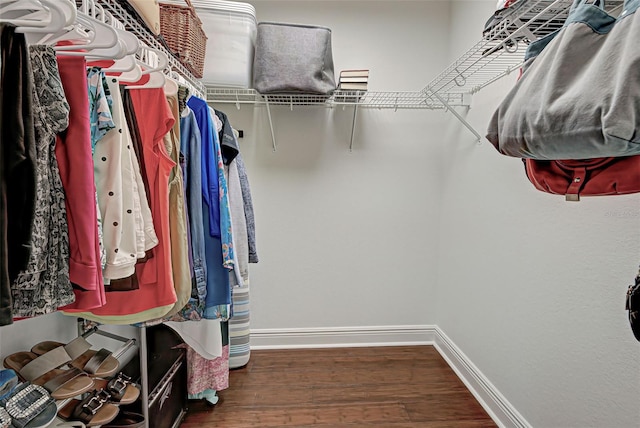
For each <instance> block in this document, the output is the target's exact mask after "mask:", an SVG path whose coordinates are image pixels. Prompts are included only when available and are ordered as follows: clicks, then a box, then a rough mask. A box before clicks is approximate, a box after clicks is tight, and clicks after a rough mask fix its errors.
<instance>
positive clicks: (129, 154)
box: [93, 77, 158, 283]
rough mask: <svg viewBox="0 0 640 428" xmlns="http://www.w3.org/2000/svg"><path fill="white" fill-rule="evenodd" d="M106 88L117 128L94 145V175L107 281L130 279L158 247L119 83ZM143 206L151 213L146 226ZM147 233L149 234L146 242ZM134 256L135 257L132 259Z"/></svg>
mask: <svg viewBox="0 0 640 428" xmlns="http://www.w3.org/2000/svg"><path fill="white" fill-rule="evenodd" d="M107 88H108V90H109V92H110V93H111V94H113V95H112V98H113V104H112V111H113V115H112V119H113V121H112V123H113V124H114V129H112V130H111V131H109V132H108V133H106V135H104V137H103V138H102V139H101V140H100V141H98V143H97V144H96V146H95V153H94V156H93V158H94V175H95V179H96V187H97V190H98V199H99V202H100V203H99V206H100V212H101V214H102V218H103V219H104V226H103V229H104V236H105V248H106V250H107V264H106V266H105V267H104V277H105V282H106V283H110V282H111V280H114V279H121V278H127V277H130V276H131V275H133V274H134V273H135V265H136V262H137V259H138V258H143V257H144V256H145V253H146V250H148V249H151V248H153V247H154V246H155V245H157V244H158V238H157V236H156V234H155V230H154V228H153V224H152V218H151V215H150V210H149V208H148V203H147V200H146V194H141V193H140V190H141V191H142V192H144V187H143V188H142V189H139V188H138V185H137V176H136V175H139V172H136V171H139V169H138V168H137V162H135V161H134V158H135V154H134V152H133V149H132V147H131V146H132V140H131V133H130V131H129V127H128V126H127V122H126V120H125V116H124V109H123V105H122V99H121V96H120V89H119V82H118V79H117V78H115V77H109V78H108V79H107ZM142 204H144V205H145V207H146V209H145V211H148V212H149V218H147V219H146V221H147V222H151V224H145V216H143V208H142ZM145 230H148V231H149V235H150V240H149V242H147V239H146V238H147V235H146V234H145V233H144V231H145ZM131 254H134V255H135V257H131Z"/></svg>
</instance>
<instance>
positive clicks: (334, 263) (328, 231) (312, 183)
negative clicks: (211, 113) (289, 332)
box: [215, 1, 449, 330]
mask: <svg viewBox="0 0 640 428" xmlns="http://www.w3.org/2000/svg"><path fill="white" fill-rule="evenodd" d="M254 5H255V6H256V9H257V16H258V20H259V21H276V22H289V23H304V24H315V25H321V26H327V27H330V28H331V29H332V41H333V55H334V62H335V69H336V70H337V71H338V72H339V70H341V69H346V68H369V69H370V70H371V77H370V89H371V90H414V91H415V90H419V89H421V88H422V87H423V86H424V84H425V80H426V79H427V78H428V77H429V76H435V75H436V74H437V73H438V72H439V70H440V69H442V68H443V67H444V66H445V64H446V61H445V55H446V51H447V46H446V43H425V40H427V41H428V40H437V39H439V38H440V39H442V36H443V34H445V32H446V31H447V26H448V21H447V19H442V18H443V17H445V18H446V17H447V16H448V10H449V5H448V4H446V3H437V2H357V1H356V2H349V1H343V2H331V1H330V2H327V1H308V2H307V1H305V2H290V1H285V2H271V1H259V2H254ZM215 107H216V108H219V109H221V110H223V111H225V112H227V113H228V114H229V115H230V119H231V121H232V123H233V125H234V126H235V127H236V128H240V129H243V130H244V131H245V132H246V134H247V137H246V138H244V139H243V140H241V150H242V153H243V156H244V159H245V161H246V163H247V166H248V170H249V174H250V176H249V179H250V181H251V186H252V192H253V196H254V203H255V209H256V219H257V235H258V250H259V254H260V259H261V260H260V263H259V264H257V265H255V266H252V268H251V275H252V278H251V284H252V289H251V300H252V309H251V310H252V313H251V327H252V329H254V330H255V329H272V328H281V329H291V328H305V327H324V328H331V327H360V326H390V325H424V324H433V323H434V322H435V311H436V309H435V301H434V298H433V296H434V294H435V280H436V276H435V273H436V262H437V256H436V254H437V253H436V251H437V249H436V246H437V238H438V234H437V228H436V225H437V224H438V221H439V220H438V216H439V213H440V208H439V204H438V200H439V199H440V195H439V192H440V189H441V183H440V182H439V174H440V171H439V168H440V166H439V163H440V156H439V154H438V151H439V150H440V149H439V147H440V146H441V144H442V139H443V136H444V134H443V131H442V130H443V128H444V126H443V125H444V123H445V121H446V120H448V118H447V117H446V115H445V114H444V113H443V112H433V111H427V110H423V111H398V112H393V111H380V110H370V109H369V110H367V109H361V110H360V111H359V113H358V119H357V127H356V136H355V141H354V150H353V152H352V153H349V150H348V147H349V137H350V133H351V123H352V109H351V108H347V109H344V110H343V109H342V108H335V109H333V110H331V109H327V108H324V107H295V108H294V111H293V112H292V111H290V110H289V108H288V107H272V115H273V123H274V127H275V129H276V138H277V142H278V150H277V152H275V153H273V152H272V149H271V137H270V133H269V128H268V121H267V115H266V111H265V109H264V107H257V108H255V109H254V108H253V107H250V106H244V107H242V109H241V110H240V111H237V110H236V109H235V107H234V106H233V105H217V106H215Z"/></svg>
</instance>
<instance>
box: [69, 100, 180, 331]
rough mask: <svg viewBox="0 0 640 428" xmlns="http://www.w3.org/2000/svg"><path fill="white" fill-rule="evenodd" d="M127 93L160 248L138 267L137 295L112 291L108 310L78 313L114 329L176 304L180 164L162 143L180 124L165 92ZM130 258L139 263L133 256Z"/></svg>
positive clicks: (155, 315)
mask: <svg viewBox="0 0 640 428" xmlns="http://www.w3.org/2000/svg"><path fill="white" fill-rule="evenodd" d="M128 91H129V93H130V95H131V101H132V104H133V108H134V111H133V113H134V114H135V117H136V120H137V124H138V126H139V128H138V131H139V135H140V143H141V147H140V149H141V153H140V154H141V160H142V161H143V162H144V164H145V172H146V174H147V176H146V177H145V178H146V181H147V183H148V188H149V194H148V195H147V196H148V198H149V200H150V208H151V213H152V216H153V225H154V228H155V231H156V234H157V237H158V241H159V243H158V245H157V246H155V247H154V248H153V249H151V250H150V251H149V252H148V255H147V257H146V260H141V261H140V262H139V263H138V264H137V265H136V274H137V278H138V283H139V288H138V289H137V290H132V291H122V292H110V293H108V296H107V302H106V304H105V305H104V306H102V307H100V308H96V309H94V310H92V311H91V312H90V313H76V314H75V315H76V316H81V317H84V318H87V319H90V320H95V321H98V322H104V323H110V324H134V323H140V322H145V321H148V320H151V319H156V318H160V317H162V316H164V315H165V314H166V313H167V312H168V311H169V310H170V309H171V308H172V307H173V305H174V304H175V302H176V300H177V298H176V292H175V289H174V283H173V274H172V269H171V242H170V232H169V175H170V173H171V169H172V168H173V167H174V166H175V163H174V162H173V161H172V160H171V158H170V157H169V155H168V153H167V151H166V147H165V145H164V141H163V138H164V136H165V135H166V134H167V133H168V132H169V130H170V129H171V128H172V127H173V124H174V121H175V119H174V118H173V115H172V113H171V110H170V108H169V104H168V103H167V100H166V98H165V95H164V91H163V90H162V89H161V88H154V89H151V88H149V89H131V90H128ZM143 112H144V114H143ZM141 163H142V162H141ZM128 256H129V257H130V258H131V259H133V260H135V259H136V254H134V253H130V254H128Z"/></svg>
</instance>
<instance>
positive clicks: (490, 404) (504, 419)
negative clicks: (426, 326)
mask: <svg viewBox="0 0 640 428" xmlns="http://www.w3.org/2000/svg"><path fill="white" fill-rule="evenodd" d="M435 333H436V335H435V347H436V349H437V350H438V352H439V353H440V355H442V358H444V359H445V360H446V361H447V363H448V364H449V366H450V367H451V368H452V369H453V371H454V372H455V373H456V374H457V375H458V377H459V378H460V380H462V382H463V383H464V384H465V385H466V387H467V388H468V389H469V391H471V393H472V394H473V395H474V397H476V399H477V400H478V402H479V403H480V405H482V407H483V408H484V409H485V410H486V412H487V413H488V414H489V416H491V419H493V420H494V422H495V423H497V424H498V425H499V426H500V427H504V428H531V425H530V424H529V423H528V422H527V421H526V420H525V419H524V417H523V416H522V415H521V414H520V413H519V412H518V411H517V410H516V408H515V407H513V405H512V404H511V403H510V402H509V401H508V400H507V399H506V398H505V396H504V395H502V394H501V393H500V391H498V389H497V388H496V387H495V386H494V385H493V384H492V383H491V381H489V379H488V378H487V377H486V376H485V375H484V374H483V373H482V372H481V371H480V370H479V369H478V368H477V367H476V366H475V364H473V362H471V360H470V359H469V358H468V357H467V356H466V355H465V354H464V353H463V352H462V351H461V350H460V348H458V347H457V346H456V344H455V343H453V341H452V340H451V339H449V337H448V336H447V335H446V334H445V333H444V332H443V331H442V330H441V329H440V328H439V327H436V332H435Z"/></svg>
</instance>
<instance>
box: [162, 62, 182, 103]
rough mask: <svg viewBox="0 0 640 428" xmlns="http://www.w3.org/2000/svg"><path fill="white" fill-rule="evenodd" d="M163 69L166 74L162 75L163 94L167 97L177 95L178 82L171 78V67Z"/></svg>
mask: <svg viewBox="0 0 640 428" xmlns="http://www.w3.org/2000/svg"><path fill="white" fill-rule="evenodd" d="M165 71H167V74H166V75H165V76H164V77H165V82H164V94H165V95H166V96H168V97H175V96H177V95H178V89H179V88H178V82H176V81H175V80H173V79H172V78H171V73H172V70H171V67H168V68H167V69H166V70H165Z"/></svg>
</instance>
